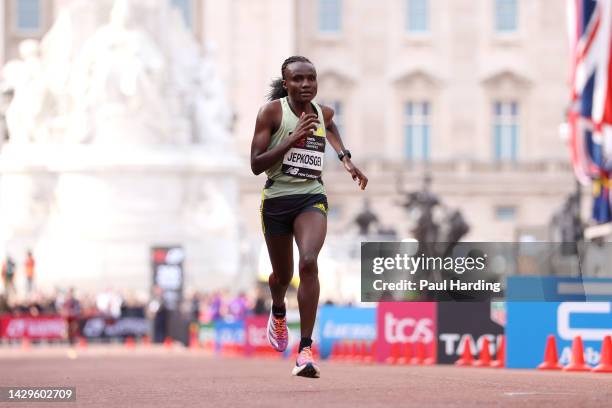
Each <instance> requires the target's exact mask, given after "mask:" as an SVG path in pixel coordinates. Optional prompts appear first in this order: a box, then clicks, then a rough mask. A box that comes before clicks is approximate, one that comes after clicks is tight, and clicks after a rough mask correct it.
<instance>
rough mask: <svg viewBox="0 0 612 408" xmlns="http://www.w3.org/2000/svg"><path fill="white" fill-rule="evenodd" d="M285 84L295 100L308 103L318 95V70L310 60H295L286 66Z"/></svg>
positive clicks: (290, 95)
mask: <svg viewBox="0 0 612 408" xmlns="http://www.w3.org/2000/svg"><path fill="white" fill-rule="evenodd" d="M284 85H285V88H286V89H287V93H288V94H289V97H290V98H291V99H292V100H293V101H295V102H301V103H308V102H310V101H312V100H313V99H314V97H315V96H316V95H317V71H315V68H314V66H313V65H312V64H311V63H309V62H293V63H291V64H289V65H287V67H286V68H285V81H284Z"/></svg>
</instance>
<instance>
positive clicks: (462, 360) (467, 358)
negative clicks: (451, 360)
mask: <svg viewBox="0 0 612 408" xmlns="http://www.w3.org/2000/svg"><path fill="white" fill-rule="evenodd" d="M473 361H474V356H473V355H472V347H471V346H470V342H469V340H466V341H465V343H464V345H463V352H462V353H461V357H459V359H457V361H455V365H456V366H459V367H466V366H471V365H472V362H473Z"/></svg>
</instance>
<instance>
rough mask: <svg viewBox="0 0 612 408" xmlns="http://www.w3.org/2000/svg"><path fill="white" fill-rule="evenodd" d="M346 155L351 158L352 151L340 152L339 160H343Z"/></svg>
mask: <svg viewBox="0 0 612 408" xmlns="http://www.w3.org/2000/svg"><path fill="white" fill-rule="evenodd" d="M344 156H346V157H348V158H349V159H350V158H351V151H350V150H343V151H341V152H340V153H338V160H340V161H342V159H344Z"/></svg>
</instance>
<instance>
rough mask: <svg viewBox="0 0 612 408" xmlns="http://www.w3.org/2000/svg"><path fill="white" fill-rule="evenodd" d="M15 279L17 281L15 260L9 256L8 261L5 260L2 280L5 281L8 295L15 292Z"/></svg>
mask: <svg viewBox="0 0 612 408" xmlns="http://www.w3.org/2000/svg"><path fill="white" fill-rule="evenodd" d="M14 279H15V262H13V259H12V258H11V257H10V256H8V255H7V257H6V259H5V260H4V263H3V264H2V280H3V281H4V289H5V291H6V293H7V295H8V294H9V293H10V292H14V291H15V286H14V282H13V281H14Z"/></svg>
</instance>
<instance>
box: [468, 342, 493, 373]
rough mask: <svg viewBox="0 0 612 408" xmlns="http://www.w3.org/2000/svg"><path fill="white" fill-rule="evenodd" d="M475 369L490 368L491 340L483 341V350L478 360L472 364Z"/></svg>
mask: <svg viewBox="0 0 612 408" xmlns="http://www.w3.org/2000/svg"><path fill="white" fill-rule="evenodd" d="M472 365H473V366H474V367H490V366H491V351H490V350H489V339H488V338H487V337H485V338H484V340H483V341H482V348H481V349H480V355H479V356H478V360H477V361H474V362H473V363H472Z"/></svg>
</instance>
